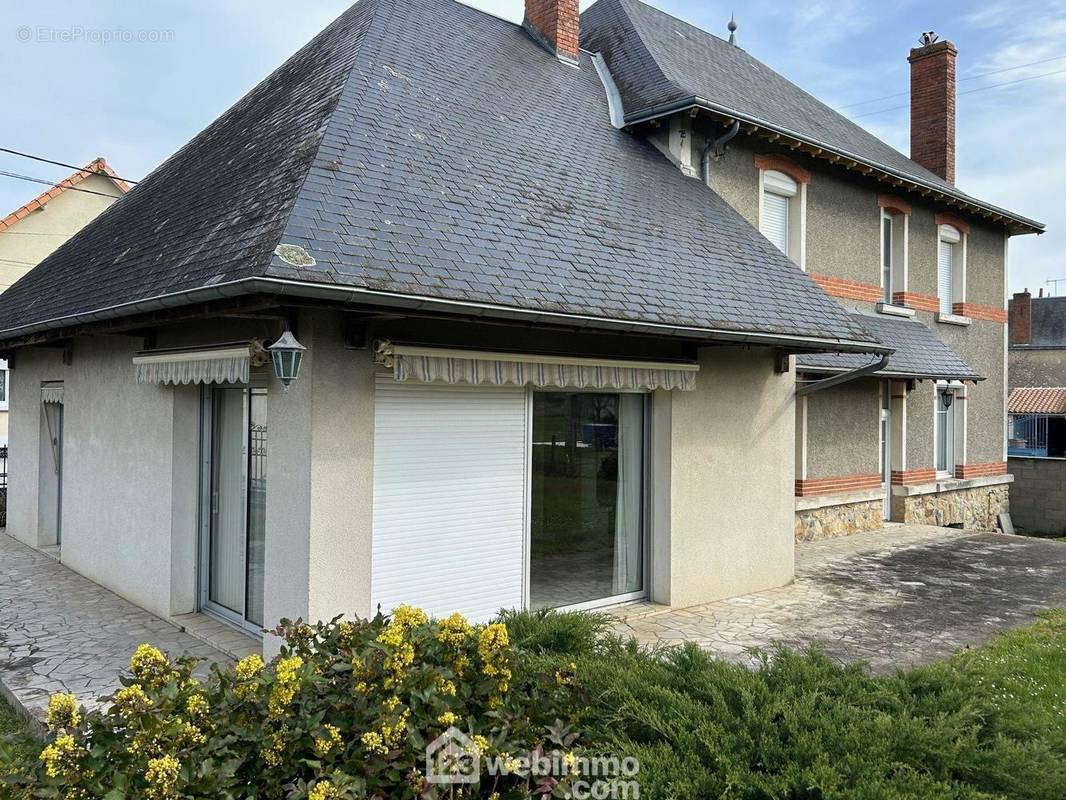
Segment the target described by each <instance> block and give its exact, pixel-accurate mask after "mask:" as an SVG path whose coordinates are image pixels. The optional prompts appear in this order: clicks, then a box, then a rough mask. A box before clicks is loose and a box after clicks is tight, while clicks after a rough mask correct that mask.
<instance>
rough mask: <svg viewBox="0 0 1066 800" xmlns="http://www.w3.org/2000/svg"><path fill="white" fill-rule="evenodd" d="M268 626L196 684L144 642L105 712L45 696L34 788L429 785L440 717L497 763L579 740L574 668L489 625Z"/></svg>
mask: <svg viewBox="0 0 1066 800" xmlns="http://www.w3.org/2000/svg"><path fill="white" fill-rule="evenodd" d="M277 632H278V633H279V634H280V635H283V636H284V638H285V642H286V644H285V647H284V648H283V649H282V652H281V654H280V655H279V656H278V658H277V659H275V661H274V662H272V664H270V665H264V664H263V662H262V660H261V659H260V658H259V657H258V656H251V657H249V658H246V659H244V660H242V661H240V662H239V663H238V664H237V665H236V667H235V668H234V669H232V670H231V669H224V670H223V669H218V668H217V667H216V668H214V669H213V670H212V673H211V675H210V678H209V679H208V680H206V681H203V682H201V681H198V680H196V679H195V678H194V677H192V670H193V667H194V666H195V661H194V660H192V659H181V660H178V661H177V662H171V661H170V660H168V659H167V658H166V657H165V656H164V655H163V654H162V653H160V652H159V651H158V650H156V649H155V648H153V647H150V646H148V645H142V646H141V647H139V648H138V650H137V652H136V653H135V654H134V655H133V658H132V659H131V665H130V673H131V674H130V675H129V676H128V677H126V678H124V679H123V681H122V682H123V688H122V689H121V690H120V691H118V692H117V693H116V694H115V695H114V697H113V698H112V699H113V704H112V706H111V708H110V709H109V710H108V711H107V712H106V713H99V712H93V713H84V712H83V711H82V709H80V708H79V707H78V704H77V702H76V701H75V699H74V698H73V696H70V695H57V696H55V697H53V698H52V702H51V705H50V709H49V727H50V729H51V730H52V735H51V737H50V741H49V743H48V744H47V746H46V747H45V748H44V750H43V751H42V753H41V756H40V764H39V765H38V767H37V769H36V770H35V773H34V775H33V776H32V778H31V779H30V782H29V783H28V784H27V787H28V788H29V789H30V790H31V791H32V792H33V793H34V794H33V795H32V796H35V797H63V798H106V800H121V799H122V798H128V799H129V800H134V798H136V800H141V798H148V800H178V799H179V798H253V797H254V798H286V799H287V800H299V799H300V798H311V800H333V799H335V798H355V797H381V798H386V797H387V798H415V797H427V798H432V797H434V796H436V794H437V791H438V787H437V786H435V785H427V784H426V783H425V780H424V771H425V748H426V745H427V744H428V743H429V742H431V741H432V740H433V739H434V738H435V737H437V736H438V735H439V734H441V733H442V732H443V731H444V730H445V729H447V728H448V727H449V726H455V727H457V728H459V729H460V730H462V731H464V732H465V733H466V734H468V735H469V736H471V737H472V739H473V741H474V743H475V746H476V748H477V750H478V751H480V753H481V755H484V756H487V757H497V758H498V759H500V760H501V762H508V761H511V759H513V758H514V757H516V756H519V755H526V754H529V753H530V752H534V751H535V752H545V753H546V752H551V751H555V750H558V751H559V757H566V758H575V757H576V756H577V754H578V753H579V752H581V751H580V750H579V749H578V747H577V745H576V744H575V743H574V739H575V737H574V735H573V734H571V733H570V732H569V728H568V725H570V724H574V723H577V722H578V721H579V720H578V717H577V715H576V713H575V711H574V710H575V709H581V708H584V707H585V704H586V703H585V699H584V698H583V697H582V696H581V693H580V690H579V689H578V687H577V686H576V685H575V684H574V681H573V678H572V675H570V674H569V673H557V672H556V671H554V670H552V671H549V672H538V671H536V670H535V669H534V668H533V667H531V665H530V662H528V661H527V660H526V659H525V658H523V654H522V653H520V652H519V651H516V650H515V649H514V648H513V647H512V646H511V645H510V643H509V638H508V635H507V629H506V628H505V627H504V626H503V625H501V624H491V625H484V626H472V625H470V624H468V623H467V621H466V620H465V619H463V618H462V617H461V616H460V615H453V616H451V617H448V618H447V619H445V620H441V621H430V620H427V619H426V616H425V614H424V613H422V612H421V611H419V610H417V609H412V608H408V607H401V608H398V609H396V611H395V612H394V614H393V615H392V616H391V617H385V616H382V615H378V617H376V618H375V619H374V620H371V621H364V620H355V621H347V620H341V619H339V618H338V619H336V620H333V621H332V622H330V623H323V624H319V625H316V626H313V627H312V626H308V625H303V624H299V623H296V624H290V623H283V625H282V627H281V628H279V630H278V631H277ZM549 780H551V779H549V778H546V777H537V776H529V775H528V774H527V775H523V774H521V770H518V773H517V774H516V773H513V772H512V773H509V774H507V775H504V776H496V777H495V778H491V779H483V780H482V782H481V784H480V785H478V786H475V787H473V788H472V789H470V790H468V791H467V792H466V794H465V795H464V796H465V797H489V796H490V795H492V794H493V793H499V795H497V796H501V795H502V797H503V798H520V797H527V796H530V794H531V793H532V792H533V791H534V790H536V789H537V786H538V785H542V784H543V783H544V782H545V781H549ZM560 787H561V788H560V790H562V789H564V788H565V780H564V781H563V782H562V783H560ZM450 788H451V787H447V786H445V787H443V789H444V790H445V791H444V792H443V794H445V795H446V794H447V790H448V789H450Z"/></svg>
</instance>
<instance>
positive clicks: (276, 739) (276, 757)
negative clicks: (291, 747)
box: [259, 733, 285, 767]
mask: <svg viewBox="0 0 1066 800" xmlns="http://www.w3.org/2000/svg"><path fill="white" fill-rule="evenodd" d="M284 749H285V739H284V737H282V735H281V734H280V733H275V734H273V735H272V736H271V737H270V746H269V747H264V748H263V749H262V750H260V751H259V757H260V758H262V759H263V761H264V762H266V765H267V766H268V767H279V766H281V753H282V751H283V750H284Z"/></svg>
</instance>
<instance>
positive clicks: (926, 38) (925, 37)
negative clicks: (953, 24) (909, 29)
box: [918, 31, 940, 47]
mask: <svg viewBox="0 0 1066 800" xmlns="http://www.w3.org/2000/svg"><path fill="white" fill-rule="evenodd" d="M939 39H940V37H939V36H937V34H936V31H925V32H924V33H923V34H922V35H921V36H919V37H918V41H919V42H921V44H922V47H928V46H929V45H931V44H936V43H937V41H938V40H939Z"/></svg>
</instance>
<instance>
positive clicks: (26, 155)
mask: <svg viewBox="0 0 1066 800" xmlns="http://www.w3.org/2000/svg"><path fill="white" fill-rule="evenodd" d="M0 153H10V154H11V155H13V156H19V157H21V158H30V159H33V160H34V161H40V162H41V163H43V164H55V165H56V166H57V167H66V168H67V169H76V170H77V171H78V172H85V171H86V167H79V166H77V165H76V164H67V163H66V162H65V161H54V160H52V159H51V158H45V157H44V156H35V155H33V154H32V153H23V152H21V151H19V150H12V149H11V148H9V147H0ZM88 171H89V172H90V173H91V174H93V175H102V176H103V177H105V178H111V180H113V181H123V182H125V183H128V184H130V185H131V186H132V185H134V184H136V183H137V181H131V180H130V179H129V178H116V177H114V176H113V175H108V174H107V173H106V172H97V171H95V170H88Z"/></svg>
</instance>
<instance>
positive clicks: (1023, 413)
mask: <svg viewBox="0 0 1066 800" xmlns="http://www.w3.org/2000/svg"><path fill="white" fill-rule="evenodd" d="M1008 309H1009V313H1010V322H1009V326H1008V327H1009V338H1010V346H1009V350H1008V355H1007V375H1008V380H1009V385H1010V396H1009V398H1008V402H1007V411H1008V414H1009V423H1010V430H1009V433H1008V436H1007V440H1008V446H1009V452H1010V454H1011V455H1012V456H1041V457H1051V458H1063V457H1066V297H1044V292H1043V290H1041V292H1040V295H1039V296H1038V297H1035V298H1034V297H1033V296H1032V295H1031V294H1030V293H1029V290H1028V289H1026V290H1025V291H1024V292H1018V293H1017V294H1015V295H1014V296H1013V297H1012V298H1011V301H1010V303H1009V305H1008Z"/></svg>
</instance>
